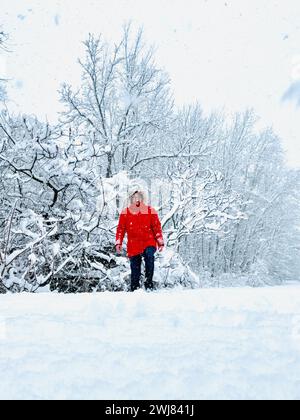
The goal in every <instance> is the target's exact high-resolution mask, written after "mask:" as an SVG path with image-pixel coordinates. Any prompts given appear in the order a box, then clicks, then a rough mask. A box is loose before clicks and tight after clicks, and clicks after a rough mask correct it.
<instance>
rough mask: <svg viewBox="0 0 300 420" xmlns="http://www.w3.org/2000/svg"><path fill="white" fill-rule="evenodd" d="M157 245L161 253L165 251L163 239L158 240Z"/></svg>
mask: <svg viewBox="0 0 300 420" xmlns="http://www.w3.org/2000/svg"><path fill="white" fill-rule="evenodd" d="M157 244H158V250H159V252H162V251H163V250H164V247H165V244H164V241H163V239H161V238H159V239H157Z"/></svg>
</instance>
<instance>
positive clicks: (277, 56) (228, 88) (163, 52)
mask: <svg viewBox="0 0 300 420" xmlns="http://www.w3.org/2000/svg"><path fill="white" fill-rule="evenodd" d="M0 8H1V17H0V25H1V24H2V26H3V28H4V29H5V31H7V32H9V34H10V48H11V51H12V52H11V53H10V54H6V55H3V54H2V55H1V56H0V77H2V75H5V74H6V76H7V77H9V78H11V79H12V80H11V82H10V89H9V94H10V97H11V99H13V100H14V102H15V104H14V107H15V109H18V110H20V111H21V112H24V113H34V114H37V115H38V116H39V117H40V118H44V119H45V117H46V116H47V118H48V120H49V121H54V120H55V116H56V111H57V110H59V109H60V106H61V105H60V104H59V103H58V95H57V89H58V88H59V85H60V83H61V82H64V81H66V82H71V83H77V82H78V78H79V74H80V69H79V66H78V65H77V63H76V61H77V57H78V56H79V55H80V54H81V52H82V47H81V41H83V40H85V39H86V37H87V35H88V33H89V32H94V33H102V34H103V35H104V36H105V37H106V38H107V39H111V40H117V39H118V38H119V36H120V32H121V27H122V25H123V24H124V23H125V22H126V21H128V20H132V21H133V23H134V24H135V25H136V27H139V26H141V25H142V26H144V29H145V35H146V38H147V40H148V42H149V43H154V44H156V46H157V54H156V57H157V64H158V65H159V66H161V67H163V68H165V70H167V71H168V73H169V74H170V76H171V79H172V86H173V90H174V94H175V99H176V102H177V104H178V105H180V104H184V103H189V102H192V101H195V100H198V101H199V102H200V103H201V104H202V106H203V108H204V110H205V112H209V111H210V110H211V109H214V108H221V107H223V106H224V107H225V109H226V110H227V111H228V112H234V111H238V110H239V111H241V110H244V109H245V108H246V107H254V109H255V110H256V112H257V114H258V115H259V116H260V117H261V125H262V126H268V125H273V127H274V130H275V132H276V133H277V134H278V135H279V136H280V137H281V138H282V140H283V145H284V148H285V150H286V151H287V159H288V163H289V164H290V165H292V166H294V167H300V145H299V144H300V19H299V17H300V1H299V0H278V1H276V0H265V1H261V0H185V1H184V0H31V1H30V0H0ZM284 95H285V100H284V101H283V100H282V98H283V96H284Z"/></svg>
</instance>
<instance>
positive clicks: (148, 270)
mask: <svg viewBox="0 0 300 420" xmlns="http://www.w3.org/2000/svg"><path fill="white" fill-rule="evenodd" d="M155 252H156V247H155V246H149V247H148V248H146V249H145V251H144V252H143V253H142V254H140V255H135V256H134V257H131V258H130V268H131V291H132V292H134V291H135V290H137V289H139V288H140V287H141V286H140V279H141V269H142V258H144V261H145V279H146V280H145V288H146V289H147V290H148V289H151V290H153V275H154V259H155V258H154V255H155Z"/></svg>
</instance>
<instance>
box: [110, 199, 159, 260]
mask: <svg viewBox="0 0 300 420" xmlns="http://www.w3.org/2000/svg"><path fill="white" fill-rule="evenodd" d="M126 233H127V238H128V243H127V255H128V257H129V258H130V257H134V256H135V255H139V254H142V253H143V252H144V250H145V249H146V248H147V247H149V246H155V247H156V248H157V246H158V243H157V241H158V240H161V241H162V242H163V233H162V227H161V223H160V220H159V216H158V213H157V211H156V210H155V209H154V208H153V207H151V206H147V205H146V204H144V203H141V206H140V207H136V206H135V205H131V206H129V207H127V208H126V209H124V210H123V211H122V213H121V215H120V220H119V225H118V228H117V234H116V245H122V244H123V239H124V236H125V234H126Z"/></svg>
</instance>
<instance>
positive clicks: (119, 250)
mask: <svg viewBox="0 0 300 420" xmlns="http://www.w3.org/2000/svg"><path fill="white" fill-rule="evenodd" d="M116 251H117V254H119V255H120V254H121V253H122V245H119V244H117V245H116Z"/></svg>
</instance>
